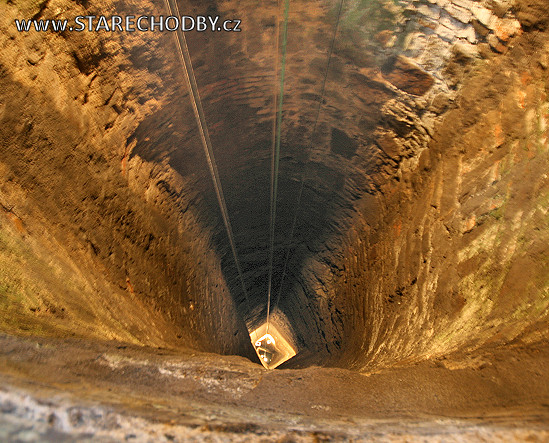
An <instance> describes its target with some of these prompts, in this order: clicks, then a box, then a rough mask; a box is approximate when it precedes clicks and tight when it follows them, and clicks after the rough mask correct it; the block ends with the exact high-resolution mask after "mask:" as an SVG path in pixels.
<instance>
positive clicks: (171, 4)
mask: <svg viewBox="0 0 549 443" xmlns="http://www.w3.org/2000/svg"><path fill="white" fill-rule="evenodd" d="M164 3H165V4H166V7H167V9H168V12H169V15H173V16H176V17H181V14H180V13H179V8H178V7H177V3H176V1H175V0H164ZM175 34H176V37H177V38H176V42H177V47H178V50H179V51H178V53H179V56H180V61H181V64H182V66H183V72H184V74H185V79H186V81H187V86H188V87H189V95H190V97H191V102H192V105H193V111H194V116H195V118H196V123H197V125H198V130H199V132H200V139H201V140H202V146H203V148H204V153H205V154H206V160H207V161H208V167H209V169H210V174H211V176H212V181H213V183H214V188H215V193H216V195H217V202H218V203H219V208H220V210H221V216H222V217H223V223H224V224H225V229H226V230H227V236H228V237H229V243H230V244H231V251H232V253H233V258H234V261H235V265H236V270H237V272H238V276H239V278H240V282H241V284H242V292H243V294H244V297H245V299H246V303H247V304H248V310H251V306H250V300H249V298H248V291H247V290H246V284H245V283H244V276H243V274H242V267H241V266H240V261H239V260H238V253H237V250H236V243H235V240H234V235H233V229H232V226H231V220H230V218H229V212H228V210H227V204H226V202H225V196H224V194H223V188H222V187H221V181H220V179H219V172H218V170H217V164H216V162H215V157H214V153H213V149H212V144H211V141H210V135H209V132H208V127H207V125H206V118H205V116H204V110H203V109H202V102H201V100H200V94H199V92H198V85H197V83H196V78H195V75H194V71H193V65H192V61H191V55H190V53H189V48H188V46H187V40H186V38H185V34H183V32H182V31H181V29H179V28H177V31H176V33H175Z"/></svg>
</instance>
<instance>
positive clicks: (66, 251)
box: [0, 0, 549, 438]
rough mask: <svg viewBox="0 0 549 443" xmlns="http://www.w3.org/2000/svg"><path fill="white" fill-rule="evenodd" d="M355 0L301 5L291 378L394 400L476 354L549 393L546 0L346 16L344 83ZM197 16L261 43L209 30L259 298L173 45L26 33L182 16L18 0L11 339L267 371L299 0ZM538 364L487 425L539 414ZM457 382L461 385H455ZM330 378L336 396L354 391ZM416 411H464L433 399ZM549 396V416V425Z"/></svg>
mask: <svg viewBox="0 0 549 443" xmlns="http://www.w3.org/2000/svg"><path fill="white" fill-rule="evenodd" d="M338 5H339V3H338V2H335V1H324V0H322V1H320V0H319V1H316V2H314V5H311V2H305V1H297V0H296V1H292V4H291V11H290V20H289V28H288V35H289V39H288V60H287V72H286V82H285V96H284V107H283V126H282V147H281V152H282V157H281V164H280V168H281V169H280V188H279V200H278V213H277V226H276V255H275V266H274V286H275V288H280V294H281V295H280V298H279V301H278V309H280V311H282V312H283V313H284V315H285V316H286V317H287V318H288V321H289V323H290V325H291V327H292V329H293V332H294V334H295V340H296V343H297V345H298V348H299V354H298V356H296V357H295V358H294V359H292V360H291V361H290V362H288V363H287V364H286V365H285V366H286V367H287V368H307V367H310V366H311V365H320V366H331V367H339V368H347V369H349V368H350V369H353V370H356V371H358V372H363V373H371V372H374V371H388V372H387V375H384V376H383V377H386V378H385V379H382V380H383V382H385V381H387V383H396V380H402V378H403V377H406V375H405V374H413V373H414V371H419V372H418V374H419V375H418V377H419V379H421V380H428V378H429V376H430V374H431V372H430V371H431V369H432V368H431V369H429V368H430V366H429V365H432V364H434V363H433V362H435V361H441V360H440V359H444V358H445V357H447V356H450V355H455V354H456V353H462V354H463V355H464V356H465V357H463V358H465V359H469V360H471V361H484V360H486V361H487V362H488V363H487V364H488V366H490V365H491V364H492V363H493V360H494V359H495V358H496V355H500V356H505V357H504V358H505V359H507V358H511V359H513V358H516V359H517V361H518V362H522V361H528V362H530V363H529V364H532V365H534V366H536V367H538V368H539V371H541V372H540V373H541V374H542V376H547V375H549V374H547V369H543V368H547V365H544V364H543V362H545V361H546V357H545V355H546V354H545V353H544V352H545V351H543V352H542V350H543V349H545V347H544V346H546V343H547V337H548V333H549V330H548V326H549V323H548V315H549V280H548V276H549V249H548V245H549V228H548V226H549V223H548V222H549V220H548V213H547V212H548V207H549V177H548V175H547V174H548V171H549V148H548V129H547V128H548V119H549V100H548V97H547V91H548V88H549V80H548V79H549V73H548V69H549V39H548V33H549V28H548V23H549V6H548V5H547V2H546V1H544V0H481V1H472V0H421V1H412V0H399V1H393V0H367V1H366V0H361V1H359V0H357V1H352V2H347V1H346V2H345V4H344V8H343V11H342V14H341V20H340V22H339V26H338V33H337V36H336V39H335V43H334V50H333V56H332V58H331V60H330V65H329V70H328V71H326V67H327V54H328V48H329V47H330V45H331V41H332V33H333V29H334V25H335V19H336V16H337V10H338ZM180 9H181V10H182V11H184V12H183V13H185V14H206V13H207V14H220V15H221V16H222V17H226V18H239V19H241V20H242V29H243V31H242V32H240V33H194V32H193V33H188V34H187V37H188V41H189V47H190V52H191V56H192V59H193V63H194V66H195V71H196V76H197V80H198V86H199V89H200V93H201V97H202V99H203V102H204V108H205V114H206V118H207V122H208V126H209V130H210V134H211V138H212V142H213V146H214V149H215V154H216V157H217V162H218V165H219V169H220V174H221V180H222V183H223V186H224V189H225V193H226V199H227V203H228V207H229V212H230V214H231V218H232V221H233V225H234V226H233V227H234V231H235V235H236V241H237V247H238V251H239V256H240V258H241V261H242V265H243V270H244V279H245V284H246V287H247V288H248V292H249V295H250V302H249V303H248V302H246V300H244V297H243V294H242V293H241V290H240V282H239V281H238V276H237V273H236V270H235V266H234V263H233V260H232V256H231V254H230V249H229V245H228V242H227V239H226V235H225V232H224V226H223V223H222V220H221V218H220V216H219V211H218V208H217V202H216V198H215V193H214V190H213V188H212V185H211V179H210V177H209V173H208V169H207V167H206V163H205V160H204V155H203V152H202V148H201V146H200V140H199V136H198V132H197V130H196V123H195V121H194V117H193V113H192V108H191V105H190V102H189V97H188V92H187V90H186V86H185V83H184V79H183V77H182V73H181V69H180V66H179V64H178V58H177V56H176V53H175V46H174V42H173V36H172V35H171V34H169V33H118V32H115V33H104V32H98V33H88V32H83V33H75V32H63V33H54V32H46V33H38V32H28V33H25V32H23V33H20V32H17V31H16V30H15V26H14V24H13V21H14V19H15V18H31V17H34V18H36V19H47V18H63V17H67V18H72V17H74V16H76V15H84V14H94V15H99V14H105V15H110V14H133V15H140V14H147V15H149V14H156V15H159V14H161V13H162V9H161V4H160V3H156V2H150V1H133V0H121V1H106V0H101V1H97V2H87V1H76V2H71V1H68V0H10V1H8V2H4V3H2V4H0V29H1V31H2V32H1V33H0V49H1V51H0V86H1V87H0V177H1V178H0V312H1V314H2V315H1V316H0V329H1V330H2V331H4V332H8V333H10V334H15V335H16V336H21V335H23V336H33V337H34V336H50V337H57V339H59V338H60V337H67V336H74V337H78V338H79V339H81V340H84V339H87V340H90V343H92V344H90V346H93V343H95V342H96V341H101V340H117V341H118V342H124V343H130V344H134V345H143V346H150V347H158V346H160V347H165V348H170V349H178V350H179V352H182V353H183V355H188V354H187V353H188V352H190V351H189V350H190V349H193V350H196V351H201V352H202V351H205V352H215V353H220V354H239V355H241V356H246V357H249V358H253V351H252V349H251V346H250V343H249V339H248V336H247V330H246V324H248V326H249V325H253V324H257V323H258V322H260V321H262V320H263V319H264V314H265V302H266V276H267V272H268V269H267V259H268V255H267V245H268V213H269V201H268V196H269V170H270V157H269V156H270V143H271V135H272V118H273V96H274V90H275V87H276V80H277V78H276V76H275V74H274V70H273V67H274V63H275V54H274V51H273V47H274V44H275V34H274V31H275V29H276V27H275V19H274V17H275V13H276V7H275V2H269V3H268V4H264V5H262V6H261V8H258V7H257V4H256V2H252V1H250V0H245V1H232V0H227V1H213V0H211V1H207V2H195V1H190V2H180ZM324 78H325V79H326V83H325V91H324V93H323V94H322V85H323V82H324ZM301 177H304V180H305V181H304V188H303V189H304V191H303V198H302V203H301V205H300V207H299V210H298V212H297V224H296V231H295V235H294V237H293V238H290V236H289V227H290V226H291V225H292V222H293V219H294V216H295V214H296V198H297V194H298V190H299V187H300V184H299V181H300V179H301ZM288 249H289V251H290V255H289V257H290V259H289V261H288V263H287V272H286V275H285V277H284V280H283V284H281V282H282V279H283V275H284V274H285V273H284V269H285V254H286V251H287V250H288ZM6 340H7V339H6ZM9 340H12V339H11V338H10V339H9ZM13 340H18V339H15V338H13ZM31 341H32V340H31ZM21 343H23V342H21ZM21 343H20V344H19V345H17V346H22V347H24V345H23V344H21ZM17 346H16V349H17ZM52 346H53V349H56V348H57V347H58V346H62V340H61V342H56V344H55V345H52ZM67 346H69V344H67ZM70 346H72V345H70ZM102 346H103V345H102ZM113 346H114V345H113ZM21 349H23V348H21ZM71 349H72V348H71ZM521 349H522V350H521ZM524 349H528V350H529V351H524ZM538 351H539V352H538ZM29 352H30V351H29ZM114 352H116V351H114ZM136 352H137V351H136ZM515 352H516V354H515ZM536 356H538V357H539V360H536V358H538V357H536ZM5 358H6V359H7V361H10V358H11V357H9V355H8V356H6V357H5ZM132 358H133V357H132ZM143 358H144V359H145V360H146V361H149V360H150V361H153V360H154V357H152V356H151V355H150V354H147V355H146V356H145V357H143ZM217 358H218V359H219V360H216V359H217ZM501 358H503V357H501ZM216 361H217V362H218V364H221V363H220V362H221V361H223V360H222V358H221V357H219V356H218V357H212V356H210V357H208V358H207V359H206V360H205V362H203V363H201V365H202V366H200V368H202V367H203V366H208V365H210V364H215V362H216ZM157 363H158V362H157ZM157 363H151V364H153V366H154V364H157ZM147 364H148V363H147ZM158 364H159V363H158ZM246 365H247V363H246ZM422 365H423V366H422ZM8 366H9V365H8ZM450 366H451V365H450ZM458 366H459V364H458ZM473 366H474V365H473ZM481 366H482V364H480V366H475V367H469V366H468V369H467V370H468V371H470V372H471V374H472V375H471V377H473V378H475V377H476V378H475V380H476V381H474V382H473V381H470V382H469V381H467V380H466V381H465V382H464V383H465V385H464V386H462V387H461V388H460V389H464V392H466V393H467V395H469V396H470V397H469V400H470V402H471V403H470V404H469V407H470V409H471V410H473V409H474V408H479V407H482V406H479V405H482V402H480V403H479V402H476V401H474V398H476V397H475V395H476V394H475V393H476V392H477V391H478V392H485V391H483V389H487V390H489V389H490V387H489V386H488V385H486V384H483V383H484V382H483V381H482V380H481V379H482V378H483V376H482V371H481V369H482V368H481ZM520 366H521V364H516V365H514V366H513V364H511V363H510V366H508V367H507V369H505V371H506V373H507V374H508V379H506V380H511V379H513V380H515V381H516V380H521V381H519V382H516V384H515V385H513V386H511V385H510V384H509V383H508V382H507V381H505V382H501V383H502V386H503V387H502V391H501V392H502V393H501V395H500V396H499V397H497V399H495V400H494V401H493V402H492V403H491V404H490V405H489V407H493V408H495V409H498V408H502V407H506V406H508V407H510V408H514V407H517V408H518V407H520V406H521V405H522V404H523V400H524V398H526V397H527V396H528V395H530V394H529V392H531V391H529V389H530V387H529V386H528V385H527V383H526V380H525V378H524V377H523V375H522V374H521V369H520ZM246 367H247V368H248V369H246V371H248V370H249V371H252V372H251V373H253V371H256V370H257V367H255V366H249V367H248V366H246ZM252 367H254V368H255V369H253V370H252V369H251V368H252ZM13 368H15V369H13V370H11V369H10V371H11V372H12V374H11V375H10V377H11V376H13V377H15V378H17V379H18V380H19V379H23V378H24V377H23V376H22V375H21V374H22V373H18V371H19V370H18V369H17V368H18V366H17V365H15V366H13ZM50 368H52V367H51V366H50ZM200 368H199V369H196V368H194V369H192V371H200V370H202V369H200ZM395 368H397V369H398V371H402V372H398V371H397V372H394V371H396V370H397V369H395ZM410 368H415V369H410ZM418 368H419V369H418ZM439 369H440V371H441V373H442V374H444V375H441V377H448V378H447V380H453V377H454V375H455V372H452V368H450V367H446V366H444V364H442V367H441V368H439ZM293 370H295V371H296V372H292V374H299V373H300V372H299V371H298V370H297V369H293ZM437 370H438V369H437ZM51 371H54V369H53V368H52V369H51ZM83 371H84V372H87V371H92V372H93V370H92V369H90V367H88V366H87V365H84V369H83ZM151 371H152V372H154V373H156V372H158V371H157V370H156V369H154V370H151ZM155 371H156V372H155ZM192 371H191V372H192ZM303 371H305V372H306V371H309V369H303ZM315 371H317V370H314V371H313V373H312V376H313V379H314V380H319V382H318V383H320V384H321V383H327V382H326V381H325V380H326V379H329V378H330V377H335V378H337V374H339V372H337V371H339V369H337V370H336V369H326V370H320V369H319V370H318V373H317V372H315ZM322 371H328V372H322ZM329 371H335V372H329ZM391 371H393V372H391ZM137 372H139V371H137ZM30 373H32V374H34V375H32V376H36V377H38V375H37V374H35V373H34V372H32V371H31V372H30ZM90 374H91V372H90ZM254 374H255V373H254ZM281 374H284V372H281ZM322 374H325V375H322ZM326 374H330V375H329V376H328V375H326ZM345 374H347V375H348V376H349V377H351V375H349V373H348V372H345ZM347 375H346V376H347ZM32 376H29V378H32ZM65 376H66V377H69V378H70V377H71V375H70V374H68V373H65ZM137 376H139V377H140V376H141V375H140V374H139V373H138V374H137ZM355 376H356V377H362V375H357V374H356V373H355V374H354V375H353V377H355ZM494 376H495V375H494ZM44 377H46V379H45V383H46V384H47V383H50V382H51V380H50V379H47V377H48V375H47V374H45V375H44ZM90 377H91V379H93V376H92V375H90ZM235 377H236V379H237V380H240V379H241V378H242V377H244V378H247V377H248V375H245V376H242V375H239V376H235ZM269 377H272V378H273V383H275V385H276V384H277V383H282V384H283V383H285V381H287V380H290V381H291V380H292V377H294V375H292V376H291V377H290V378H289V379H286V378H285V377H286V376H285V375H275V374H272V375H270V376H269ZM278 377H280V378H278ZM295 377H299V375H295ZM314 377H319V378H314ZM323 377H324V378H323ZM399 377H400V378H399ZM153 378H154V377H153ZM228 378H230V377H227V379H228ZM10 380H11V379H10ZM323 380H324V381H323ZM444 380H446V379H444ZM14 383H15V382H14ZM22 383H23V382H22ZM239 383H240V381H239ZM468 383H469V384H468ZM397 385H398V384H397ZM419 385H420V384H419ZM419 385H418V386H419ZM277 386H278V385H277ZM326 386H327V389H334V387H330V386H331V385H329V383H327V384H326ZM334 386H336V387H337V386H339V385H334ZM364 386H367V385H364ZM423 386H426V385H423ZM441 386H442V385H441ZM498 386H499V385H498ZM536 386H538V385H536ZM27 388H29V387H28V386H27ZM30 389H32V386H31V388H30ZM157 389H161V390H162V389H166V387H165V386H160V385H158V386H157ZM364 389H366V388H364ZM395 389H396V387H395ZM456 389H457V388H456ZM532 389H533V388H532ZM212 392H213V391H212ZM273 392H278V388H277V389H276V390H273ZM280 392H286V391H280ZM299 392H300V393H301V395H302V396H303V398H304V399H309V400H310V398H311V397H307V394H306V392H309V391H307V389H305V388H304V389H303V391H299ZM360 392H363V391H360ZM452 392H454V394H453V395H451V394H448V393H446V394H447V397H445V398H447V399H448V400H447V401H448V404H447V408H448V411H452V410H453V411H454V412H455V411H457V410H458V409H459V408H461V406H460V407H459V408H458V403H457V402H458V399H456V398H454V397H455V391H452ZM79 395H84V393H83V392H81V391H78V392H76V394H75V396H76V397H78V396H79ZM86 395H87V394H86ZM142 395H143V397H142V398H144V399H146V398H147V395H149V393H143V394H142ZM273 395H274V394H273ZM284 395H286V394H284ZM380 395H381V394H380ZM402 395H403V396H404V397H403V398H405V399H406V402H407V403H406V404H409V405H413V404H415V403H414V401H415V400H414V399H416V400H417V399H421V398H425V402H427V403H429V402H430V403H429V407H427V408H426V409H425V410H424V413H429V414H441V413H442V412H441V410H439V409H437V407H436V405H437V403H436V401H435V400H433V397H429V399H427V398H426V397H422V395H420V394H418V393H417V391H414V389H410V390H408V391H406V392H404V391H403V392H402ZM437 395H438V394H437ZM467 395H466V396H465V397H467ZM539 395H540V397H539V399H538V400H536V401H535V402H532V403H528V405H529V406H531V407H532V408H533V411H534V412H532V414H531V416H533V415H535V414H536V412H535V411H540V410H542V411H545V410H544V409H543V408H545V406H543V405H544V404H546V403H547V393H546V392H545V391H543V390H540V391H539ZM107 397H109V394H107V393H106V392H105V391H101V393H100V394H98V395H97V397H94V398H95V400H96V401H98V402H99V403H101V402H103V403H108V404H110V400H108V399H107ZM283 397H284V396H283ZM296 398H297V397H296ZM384 398H386V399H387V398H389V397H384ZM452 399H454V400H455V403H454V404H453V405H452V402H451V401H452ZM544 399H545V400H544ZM71 401H72V400H71ZM143 401H144V402H146V400H143ZM292 401H296V402H297V401H298V400H292ZM311 401H312V400H311ZM334 401H336V400H334ZM387 401H388V402H389V400H387ZM418 401H419V400H418ZM115 402H116V400H115ZM389 404H390V402H389V403H387V405H389ZM134 406H135V405H134ZM208 407H209V406H208ZM330 407H334V406H330ZM402 408H403V410H404V413H403V414H404V415H406V414H408V413H409V414H412V415H413V414H415V411H414V410H413V406H406V405H402ZM452 408H454V409H452ZM130 409H131V408H130ZM206 409H207V408H206ZM388 409H389V407H387V409H383V411H385V412H387V411H388ZM495 409H494V410H495ZM148 410H149V412H150V411H151V410H152V409H151V408H149V409H148ZM459 410H462V411H466V410H467V400H466V399H464V400H463V407H462V409H459ZM498 410H499V409H498ZM132 411H133V409H132ZM368 411H369V412H368V413H367V414H366V415H365V417H366V416H370V417H373V416H374V415H375V414H373V412H372V410H370V409H368ZM437 411H438V412H437ZM345 414H347V412H346V413H342V414H341V416H344V415H345ZM372 414H373V415H372ZM511 414H512V413H511ZM517 414H519V415H518V416H519V417H522V418H523V419H524V420H525V421H527V420H528V419H527V418H526V416H527V414H524V415H520V413H517ZM540 414H542V413H541V412H540ZM543 414H545V412H543ZM543 416H544V415H543ZM18 417H19V418H21V415H18ZM544 417H545V416H544ZM21 419H22V420H24V419H25V418H24V417H23V418H21ZM285 419H286V418H285ZM285 419H284V420H285ZM262 423H263V422H262ZM264 424H265V423H263V424H261V425H260V428H261V426H263V425H264ZM429 426H431V425H429ZM59 429H61V428H59ZM463 430H464V428H460V430H458V432H461V431H463ZM244 432H247V431H244ZM254 432H255V431H254ZM491 432H495V431H494V429H492V431H491ZM233 437H234V435H233ZM517 438H519V437H517Z"/></svg>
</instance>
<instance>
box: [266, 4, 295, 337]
mask: <svg viewBox="0 0 549 443" xmlns="http://www.w3.org/2000/svg"><path fill="white" fill-rule="evenodd" d="M277 4H278V2H277ZM289 10H290V0H285V2H284V27H283V30H282V62H281V66H280V90H279V93H278V100H277V96H276V93H275V107H276V106H277V105H278V112H277V114H276V120H275V122H274V124H273V134H274V139H273V144H272V156H271V212H270V220H269V277H268V285H267V332H266V333H268V332H269V322H270V313H271V292H272V286H273V259H274V238H275V221H276V199H277V193H278V165H279V160H280V135H281V123H282V105H283V102H284V75H285V72H286V47H287V42H288V15H289ZM277 12H278V8H277ZM276 33H277V37H276V54H277V55H276V60H275V63H276V65H275V75H276V72H277V70H278V40H279V37H278V34H279V26H278V14H277V26H276Z"/></svg>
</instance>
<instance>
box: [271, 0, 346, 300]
mask: <svg viewBox="0 0 549 443" xmlns="http://www.w3.org/2000/svg"><path fill="white" fill-rule="evenodd" d="M343 1H344V0H340V2H339V9H338V11H337V18H336V24H335V27H334V35H333V36H332V43H331V44H330V50H329V52H328V61H327V62H326V70H325V71H324V78H323V80H322V88H321V92H320V99H319V101H318V107H317V109H316V117H315V122H314V125H313V130H312V132H311V144H312V141H313V137H314V135H315V132H316V126H317V123H318V118H319V116H320V109H321V107H322V100H323V98H324V94H325V92H326V80H327V79H328V71H329V69H330V61H331V59H332V54H333V52H334V45H335V41H336V36H337V30H338V27H339V21H340V18H341V11H342V9H343ZM307 164H308V163H305V166H304V167H303V170H302V172H301V180H300V182H301V183H300V186H299V193H298V196H297V204H296V210H295V214H294V219H293V221H292V227H291V230H290V237H289V240H288V246H287V248H286V257H285V259H284V268H283V271H282V277H281V278H280V285H279V287H278V292H277V294H276V298H275V303H274V307H273V310H274V309H276V307H277V306H278V301H279V300H280V294H281V292H282V285H283V284H284V278H285V277H286V274H287V272H288V262H289V258H290V253H291V251H292V248H291V246H292V240H293V238H294V233H295V228H296V225H297V217H298V215H299V209H300V206H301V198H302V197H303V188H304V185H305V175H306V170H307Z"/></svg>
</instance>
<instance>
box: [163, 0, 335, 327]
mask: <svg viewBox="0 0 549 443" xmlns="http://www.w3.org/2000/svg"><path fill="white" fill-rule="evenodd" d="M278 1H279V0H278ZM278 1H277V22H276V27H275V29H276V56H275V94H274V117H273V137H272V145H271V190H270V218H269V259H268V260H269V262H268V267H269V274H268V285H267V319H266V323H267V326H266V333H268V332H269V323H270V313H271V295H272V292H273V291H272V286H273V284H272V283H273V261H274V243H275V241H274V240H275V222H276V202H277V194H278V172H279V162H280V143H281V127H282V107H283V99H284V80H285V74H286V52H287V43H288V18H289V9H290V0H284V13H283V29H282V60H281V63H280V64H281V66H280V88H279V89H278V88H277V86H278V85H277V82H276V77H277V72H278V64H279V53H280V50H279V44H280V41H279V38H280V18H279V17H280V16H279V13H278V12H279V10H280V4H279V3H278ZM343 1H344V0H340V3H339V8H338V12H337V19H336V24H335V27H334V33H333V37H332V41H331V44H330V50H329V53H328V61H327V63H326V69H325V72H324V77H323V80H322V88H321V94H320V99H319V101H318V107H317V111H316V117H315V121H314V125H313V130H312V133H311V142H312V140H313V137H314V134H315V132H316V127H317V123H318V118H319V115H320V109H321V107H322V101H323V100H324V93H325V90H326V80H327V78H328V71H329V68H330V61H331V58H332V54H333V50H334V44H335V40H336V35H337V30H338V26H339V21H340V17H341V11H342V8H343ZM164 2H165V5H166V8H167V10H168V13H169V15H173V16H176V17H180V16H181V14H180V13H179V8H178V6H177V2H176V0H164ZM175 35H176V44H177V49H178V54H179V57H180V61H181V65H182V67H183V72H184V75H185V80H186V81H187V86H188V88H189V95H190V98H191V103H192V107H193V111H194V115H195V119H196V123H197V126H198V130H199V133H200V139H201V142H202V147H203V149H204V153H205V155H206V160H207V162H208V167H209V170H210V175H211V177H212V181H213V184H214V188H215V193H216V196H217V201H218V204H219V208H220V211H221V216H222V218H223V223H224V225H225V230H226V231H227V237H228V239H229V243H230V246H231V252H232V255H233V259H234V262H235V266H236V270H237V273H238V277H239V279H240V283H241V286H242V293H243V294H244V298H245V300H246V303H247V305H248V309H249V310H251V304H250V299H249V297H248V291H247V289H246V284H245V281H244V275H243V272H242V266H241V264H240V260H239V258H238V252H237V248H236V242H235V239H234V233H233V229H232V225H231V220H230V217H229V211H228V209H227V204H226V201H225V195H224V193H223V188H222V186H221V180H220V178H219V171H218V169H217V164H216V162H215V157H214V153H213V148H212V143H211V140H210V135H209V132H208V126H207V124H206V118H205V115H204V110H203V108H202V101H201V99H200V93H199V91H198V85H197V83H196V77H195V74H194V70H193V66H192V61H191V56H190V53H189V48H188V46H187V40H186V38H185V34H184V33H183V31H181V29H179V28H178V29H177V31H176V33H175ZM307 164H308V162H306V163H305V166H304V168H303V170H302V173H301V179H300V187H299V193H298V198H297V204H296V210H295V214H294V218H293V221H292V226H291V230H290V236H289V241H288V246H287V248H286V255H285V259H284V268H283V272H282V276H281V281H280V285H279V290H278V292H277V295H276V299H275V305H274V307H273V310H274V309H276V307H277V306H278V301H279V299H280V294H281V292H282V285H283V283H284V278H285V277H286V275H287V269H288V262H289V258H290V255H291V250H292V248H291V244H292V241H293V237H294V234H295V228H296V224H297V219H298V214H299V209H300V206H301V200H302V196H303V189H304V183H305V178H306V168H307Z"/></svg>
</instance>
